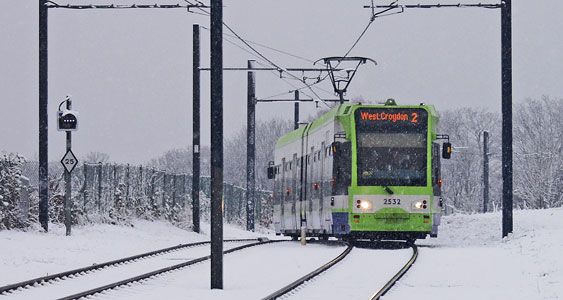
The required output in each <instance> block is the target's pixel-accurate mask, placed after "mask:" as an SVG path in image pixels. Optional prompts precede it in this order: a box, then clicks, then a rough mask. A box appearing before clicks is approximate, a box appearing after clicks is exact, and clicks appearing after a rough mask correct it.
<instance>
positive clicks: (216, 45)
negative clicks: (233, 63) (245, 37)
mask: <svg viewBox="0 0 563 300" xmlns="http://www.w3.org/2000/svg"><path fill="white" fill-rule="evenodd" d="M210 31H211V289H223V211H222V208H223V1H222V0H211V30H210Z"/></svg>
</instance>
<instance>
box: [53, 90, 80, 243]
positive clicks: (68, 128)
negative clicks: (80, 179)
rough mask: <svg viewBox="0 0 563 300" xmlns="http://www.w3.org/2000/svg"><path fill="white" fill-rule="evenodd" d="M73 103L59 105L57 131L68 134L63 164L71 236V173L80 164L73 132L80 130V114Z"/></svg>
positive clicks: (67, 219) (68, 97)
mask: <svg viewBox="0 0 563 300" xmlns="http://www.w3.org/2000/svg"><path fill="white" fill-rule="evenodd" d="M63 103H66V109H61V106H62V105H63ZM71 109H72V101H71V100H70V96H66V98H65V100H63V102H61V103H60V104H59V110H58V111H57V116H58V117H57V130H59V131H65V132H66V153H65V155H64V156H63V158H62V159H61V163H62V164H63V167H64V168H65V205H64V211H65V227H66V235H67V236H68V235H70V226H71V215H70V206H71V203H70V201H71V200H72V199H71V196H72V195H71V193H72V189H71V184H72V182H71V177H70V173H71V172H72V170H74V167H76V165H77V164H78V159H76V156H75V155H74V153H72V131H76V130H78V118H77V116H78V112H76V111H73V110H71Z"/></svg>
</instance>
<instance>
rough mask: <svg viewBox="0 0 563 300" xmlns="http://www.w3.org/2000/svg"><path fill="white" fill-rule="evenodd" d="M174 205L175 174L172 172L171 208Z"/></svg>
mask: <svg viewBox="0 0 563 300" xmlns="http://www.w3.org/2000/svg"><path fill="white" fill-rule="evenodd" d="M174 207H176V174H172V208H174Z"/></svg>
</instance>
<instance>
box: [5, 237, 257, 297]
mask: <svg viewBox="0 0 563 300" xmlns="http://www.w3.org/2000/svg"><path fill="white" fill-rule="evenodd" d="M255 241H258V242H260V241H261V239H236V240H225V242H255ZM209 243H210V241H203V242H197V243H189V244H180V245H177V246H173V247H168V248H164V249H160V250H155V251H150V252H146V253H142V254H138V255H134V256H130V257H126V258H122V259H117V260H113V261H108V262H105V263H101V264H94V265H91V266H87V267H83V268H79V269H74V270H70V271H65V272H61V273H57V274H52V275H48V276H43V277H37V278H34V279H30V280H26V281H22V282H18V283H14V284H10V285H6V286H2V287H0V295H3V294H7V293H10V292H12V291H15V290H18V289H22V288H31V287H33V286H36V285H37V286H41V284H44V283H50V282H53V281H61V280H65V279H68V278H72V277H75V276H80V275H84V274H88V273H91V272H93V271H97V270H101V269H104V268H107V267H110V266H118V265H123V264H128V263H132V262H135V261H138V260H141V259H146V258H149V257H155V256H159V255H163V254H167V253H170V252H173V251H178V250H182V249H187V248H191V247H196V246H201V245H206V244H209Z"/></svg>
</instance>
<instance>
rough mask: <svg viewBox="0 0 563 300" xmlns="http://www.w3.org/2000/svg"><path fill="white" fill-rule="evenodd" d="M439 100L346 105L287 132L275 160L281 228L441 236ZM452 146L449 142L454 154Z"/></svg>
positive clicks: (271, 173)
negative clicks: (400, 104) (399, 103)
mask: <svg viewBox="0 0 563 300" xmlns="http://www.w3.org/2000/svg"><path fill="white" fill-rule="evenodd" d="M438 119H439V117H438V114H437V112H436V110H435V109H434V106H432V105H424V104H421V105H418V106H413V105H406V106H398V105H396V104H395V101H394V100H392V99H389V100H388V101H387V103H386V104H385V105H353V104H342V105H340V106H338V107H336V108H334V109H332V110H331V111H329V112H328V113H326V114H325V115H323V116H321V117H320V118H318V119H316V120H315V121H313V122H311V123H309V124H307V125H306V126H302V127H301V128H299V129H297V130H295V131H293V132H291V133H289V134H287V135H285V136H283V137H281V138H280V139H279V140H278V142H277V144H276V148H275V160H274V161H273V162H271V163H270V167H269V168H268V177H269V178H274V179H275V180H274V194H273V197H274V226H275V230H276V233H277V234H283V235H288V236H292V237H297V236H298V235H300V232H301V229H302V227H303V228H304V229H305V231H306V234H307V235H308V236H319V237H321V238H327V237H329V236H336V237H342V238H345V239H372V240H381V239H383V240H387V239H392V240H410V241H413V240H415V239H423V238H425V237H426V235H427V234H430V236H431V237H436V236H437V234H438V225H440V216H441V213H442V208H443V203H442V199H441V197H440V196H441V185H442V180H441V178H440V145H439V144H438V143H437V142H436V140H437V139H440V138H447V136H445V135H437V134H436V126H437V125H438ZM450 155H451V145H450V144H449V142H448V143H444V144H443V149H442V157H443V158H449V157H450Z"/></svg>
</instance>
